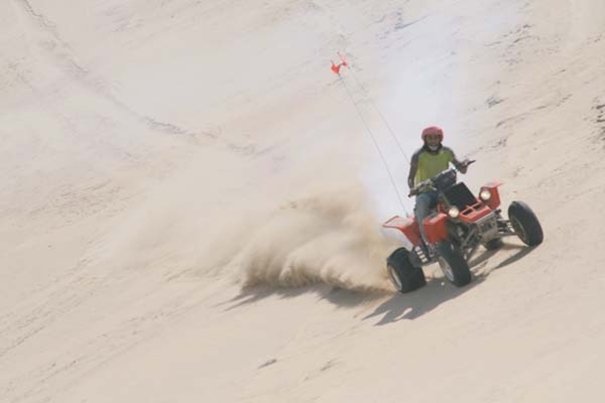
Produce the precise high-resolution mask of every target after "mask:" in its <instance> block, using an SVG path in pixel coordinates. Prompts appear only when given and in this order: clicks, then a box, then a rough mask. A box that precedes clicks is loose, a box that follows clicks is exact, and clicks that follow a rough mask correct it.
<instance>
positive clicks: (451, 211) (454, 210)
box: [447, 207, 460, 218]
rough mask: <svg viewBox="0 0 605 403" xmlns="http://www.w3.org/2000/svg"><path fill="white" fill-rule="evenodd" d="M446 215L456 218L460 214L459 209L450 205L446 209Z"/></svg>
mask: <svg viewBox="0 0 605 403" xmlns="http://www.w3.org/2000/svg"><path fill="white" fill-rule="evenodd" d="M447 215H449V216H450V217H451V218H458V216H459V215H460V210H458V207H450V209H449V210H448V211H447Z"/></svg>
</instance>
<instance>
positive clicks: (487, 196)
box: [479, 189, 492, 202]
mask: <svg viewBox="0 0 605 403" xmlns="http://www.w3.org/2000/svg"><path fill="white" fill-rule="evenodd" d="M479 198H481V200H483V201H484V202H486V201H488V200H489V199H491V198H492V192H490V191H489V190H487V189H483V190H482V191H481V193H479Z"/></svg>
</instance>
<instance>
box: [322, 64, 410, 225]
mask: <svg viewBox="0 0 605 403" xmlns="http://www.w3.org/2000/svg"><path fill="white" fill-rule="evenodd" d="M339 56H340V54H339ZM341 60H342V62H341V63H339V64H337V65H336V64H334V62H332V67H331V69H332V71H333V72H334V73H335V74H337V75H338V78H339V80H340V82H341V83H342V85H343V87H344V88H345V90H346V91H347V95H348V96H349V99H350V100H351V103H352V104H353V106H354V107H355V110H356V112H357V116H358V117H359V120H361V123H362V124H363V126H364V127H365V129H366V133H367V134H368V136H369V137H370V139H371V140H372V144H373V145H374V148H376V151H377V152H378V155H380V159H381V160H382V163H383V165H384V168H385V170H386V171H387V174H388V175H389V179H390V181H391V185H392V186H393V190H394V191H395V194H396V195H397V199H398V200H399V204H400V205H401V208H402V209H403V210H404V211H405V213H406V214H408V215H409V212H408V210H407V209H406V208H405V205H404V203H403V198H402V197H401V193H400V192H399V189H398V188H397V184H396V183H395V179H394V177H393V173H392V172H391V170H390V168H389V165H388V163H387V161H386V158H385V157H384V154H383V153H382V151H381V150H380V147H379V146H378V142H377V141H376V138H375V136H374V133H372V130H371V129H370V126H369V125H368V124H367V122H366V120H365V118H364V117H363V114H362V113H361V109H360V108H359V105H358V103H357V102H356V101H355V98H354V97H353V94H352V93H351V90H350V89H349V87H348V86H347V83H346V82H345V80H344V79H343V78H342V76H341V75H340V68H341V67H343V66H345V67H348V64H347V61H346V60H344V58H342V56H341ZM383 120H384V118H383ZM398 144H399V143H398ZM399 147H400V150H401V151H402V152H403V149H401V145H399ZM404 156H405V154H404ZM406 159H407V157H406Z"/></svg>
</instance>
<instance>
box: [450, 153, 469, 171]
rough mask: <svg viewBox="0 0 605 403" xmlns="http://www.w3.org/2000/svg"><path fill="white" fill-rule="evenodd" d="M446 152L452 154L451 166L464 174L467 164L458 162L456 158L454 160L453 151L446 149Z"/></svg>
mask: <svg viewBox="0 0 605 403" xmlns="http://www.w3.org/2000/svg"><path fill="white" fill-rule="evenodd" d="M448 150H449V152H450V153H451V154H452V164H453V165H454V166H455V167H456V169H457V170H458V171H459V172H461V173H463V174H465V173H466V170H467V168H468V164H467V163H466V161H458V158H456V154H454V150H452V149H451V148H448Z"/></svg>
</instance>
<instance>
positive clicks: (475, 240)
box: [383, 168, 543, 292]
mask: <svg viewBox="0 0 605 403" xmlns="http://www.w3.org/2000/svg"><path fill="white" fill-rule="evenodd" d="M500 185H501V182H491V183H488V184H486V185H485V186H482V187H481V189H480V190H479V194H478V195H477V196H475V195H473V194H472V193H471V191H470V190H469V189H468V187H467V186H466V184H465V183H464V182H458V183H457V182H456V171H455V170H454V169H453V168H452V169H448V170H446V171H443V172H441V173H440V174H438V175H436V176H435V177H434V178H432V179H430V180H428V181H425V182H423V183H420V184H419V185H417V186H416V187H415V188H414V189H412V191H411V193H410V194H411V195H412V194H418V193H419V192H421V191H425V190H427V188H428V189H430V190H433V191H436V192H437V194H438V203H437V206H435V210H434V213H433V214H432V215H430V216H429V217H427V218H425V219H424V221H423V224H424V229H425V234H426V238H427V242H428V245H424V242H423V241H422V238H421V236H420V229H419V227H418V222H417V221H416V218H415V217H408V218H404V217H400V216H394V217H392V218H391V219H389V220H388V221H386V222H385V223H384V224H383V226H384V227H386V228H394V229H396V230H399V231H401V232H402V233H403V235H405V237H406V238H407V239H408V240H409V242H410V243H411V245H412V247H411V249H406V248H404V247H402V248H399V249H397V250H395V251H394V252H393V253H392V254H391V255H390V256H389V258H388V259H387V269H388V271H389V275H390V277H391V279H392V281H393V284H394V285H395V287H396V288H397V290H398V291H400V292H409V291H413V290H415V289H417V288H420V287H422V286H423V285H424V284H426V280H425V277H424V272H423V270H422V266H425V265H428V264H431V263H435V262H437V263H439V265H440V266H441V269H442V270H443V272H444V275H445V277H446V278H447V279H448V280H449V281H450V282H451V283H453V284H454V285H456V286H464V285H466V284H468V283H469V282H470V281H471V272H470V267H469V264H468V260H469V259H470V258H471V257H472V256H473V255H474V253H475V252H476V251H477V249H478V248H479V247H480V246H483V247H485V248H486V249H488V250H494V249H498V248H499V247H500V246H501V245H502V238H503V237H506V236H513V235H514V236H518V237H519V238H520V239H521V240H522V241H523V242H524V243H525V244H526V245H528V246H536V245H539V244H540V243H542V240H543V232H542V227H541V225H540V222H539V220H538V218H537V217H536V215H535V214H534V212H533V211H532V210H531V209H530V208H529V206H528V205H527V204H525V203H523V202H520V201H514V202H512V203H511V204H510V206H509V208H508V217H509V219H505V218H504V217H503V216H502V213H501V210H500V204H501V201H500V193H499V191H498V187H499V186H500Z"/></svg>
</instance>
